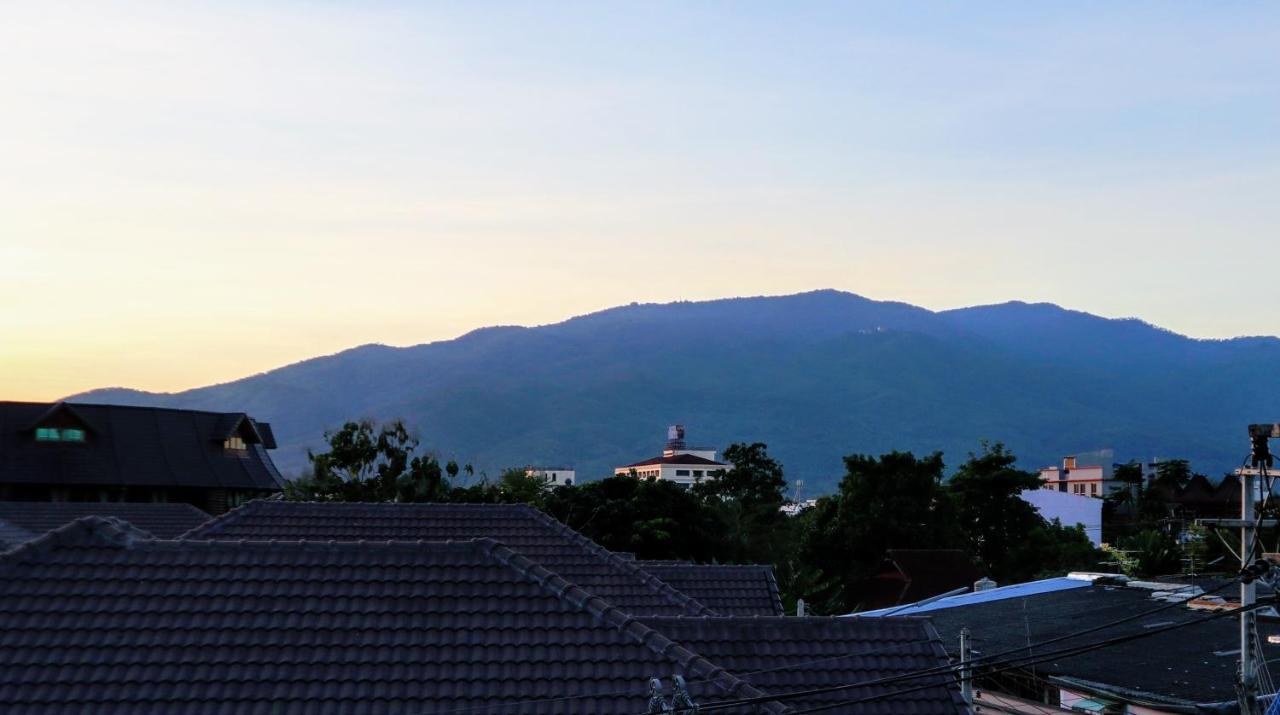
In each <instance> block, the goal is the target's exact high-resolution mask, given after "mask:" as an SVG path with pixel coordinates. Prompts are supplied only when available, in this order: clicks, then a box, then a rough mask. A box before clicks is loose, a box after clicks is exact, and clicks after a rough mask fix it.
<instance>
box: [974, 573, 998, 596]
mask: <svg viewBox="0 0 1280 715" xmlns="http://www.w3.org/2000/svg"><path fill="white" fill-rule="evenodd" d="M998 585H999V584H997V583H996V582H995V581H992V580H991V579H989V578H987V577H986V576H983V577H982V578H980V579H978V580H977V581H974V582H973V592H974V593H978V592H980V591H990V590H991V589H993V588H995V587H996V586H998Z"/></svg>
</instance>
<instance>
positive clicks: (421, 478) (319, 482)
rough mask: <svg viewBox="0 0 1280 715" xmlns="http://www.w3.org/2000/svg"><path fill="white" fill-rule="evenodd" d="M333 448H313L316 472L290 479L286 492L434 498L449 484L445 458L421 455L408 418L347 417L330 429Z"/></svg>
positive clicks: (308, 496) (319, 496)
mask: <svg viewBox="0 0 1280 715" xmlns="http://www.w3.org/2000/svg"><path fill="white" fill-rule="evenodd" d="M325 441H326V442H328V444H329V450H328V451H327V452H322V453H320V454H315V453H312V452H311V451H308V452H307V458H308V459H309V460H311V474H310V475H307V476H304V477H302V478H299V479H295V480H293V481H291V482H289V483H288V484H286V485H285V497H286V498H288V499H291V500H302V501H433V500H435V499H439V498H440V497H441V496H443V494H444V492H445V490H446V489H447V487H448V485H447V484H446V483H445V482H444V480H443V475H442V472H441V469H440V464H439V462H437V461H436V459H435V457H433V456H431V455H429V454H428V455H421V456H415V455H414V454H413V452H414V450H416V449H417V448H418V445H419V440H418V439H417V438H416V437H414V436H413V435H411V434H410V433H409V431H408V429H406V428H405V426H404V423H403V422H401V421H400V420H394V421H392V422H388V423H386V424H384V425H381V426H379V425H376V424H375V423H374V422H373V421H372V420H361V421H359V422H347V423H346V424H344V425H343V426H342V428H341V429H339V430H337V431H333V432H325Z"/></svg>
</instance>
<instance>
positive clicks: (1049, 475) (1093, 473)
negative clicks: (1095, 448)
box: [1040, 455, 1124, 497]
mask: <svg viewBox="0 0 1280 715" xmlns="http://www.w3.org/2000/svg"><path fill="white" fill-rule="evenodd" d="M1040 481H1041V482H1043V483H1044V484H1043V487H1042V488H1044V489H1051V490H1054V491H1059V492H1066V493H1067V494H1077V495H1080V496H1086V497H1104V496H1106V495H1108V494H1110V493H1111V492H1113V491H1116V490H1117V489H1121V488H1123V487H1124V485H1123V484H1121V483H1119V482H1117V481H1116V480H1114V479H1112V478H1111V466H1110V465H1107V464H1081V463H1080V462H1079V461H1078V460H1077V456H1075V455H1072V456H1070V457H1063V458H1062V466H1061V467H1056V466H1054V467H1043V468H1041V469H1040Z"/></svg>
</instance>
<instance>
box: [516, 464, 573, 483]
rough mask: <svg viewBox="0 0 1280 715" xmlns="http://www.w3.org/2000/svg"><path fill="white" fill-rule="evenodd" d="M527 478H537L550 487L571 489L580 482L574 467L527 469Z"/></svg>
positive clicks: (525, 472) (525, 473) (525, 471)
mask: <svg viewBox="0 0 1280 715" xmlns="http://www.w3.org/2000/svg"><path fill="white" fill-rule="evenodd" d="M524 475H525V476H526V477H537V478H539V479H541V480H542V482H543V483H544V484H546V485H547V486H549V487H571V486H573V485H574V484H576V483H577V481H578V473H577V472H576V471H574V469H573V467H525V469H524Z"/></svg>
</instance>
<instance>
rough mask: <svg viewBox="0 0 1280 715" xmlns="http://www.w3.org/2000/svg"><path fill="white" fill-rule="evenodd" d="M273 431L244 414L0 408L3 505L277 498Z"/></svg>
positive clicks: (205, 504) (220, 507) (29, 405)
mask: <svg viewBox="0 0 1280 715" xmlns="http://www.w3.org/2000/svg"><path fill="white" fill-rule="evenodd" d="M275 446H276V443H275V436H274V435H273V434H272V431H271V426H270V425H269V424H267V423H265V422H257V421H255V420H254V419H252V418H250V417H249V416H248V415H245V414H244V413H242V412H225V413H224V412H199V411H195V410H172V409H164V408H155V407H130V406H121V405H89V404H78V403H69V402H58V403H40V402H0V499H3V500H10V501H124V502H153V501H162V502H184V503H187V504H192V505H195V506H196V507H198V508H200V509H202V510H204V511H206V512H208V513H211V514H217V513H221V512H223V511H226V510H227V509H228V508H229V507H232V506H235V505H236V504H239V503H242V502H245V501H248V500H250V499H253V498H257V497H260V496H266V495H269V494H272V493H274V492H278V491H279V490H280V489H281V488H282V487H283V485H284V480H283V478H282V477H281V476H280V473H279V472H278V471H277V470H276V467H275V465H274V464H272V462H271V458H270V457H269V456H268V455H267V451H268V450H270V449H274V448H275Z"/></svg>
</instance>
